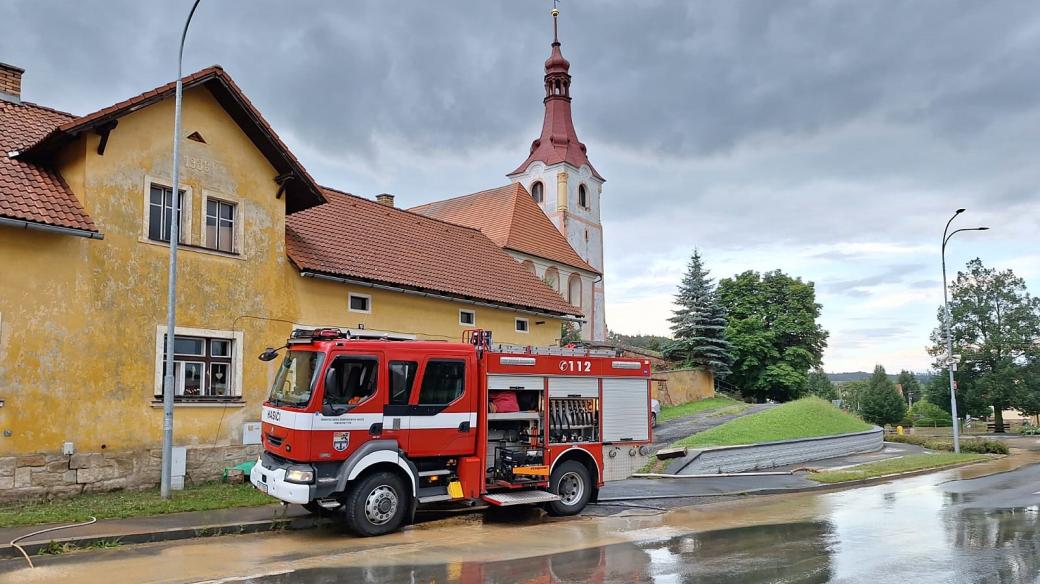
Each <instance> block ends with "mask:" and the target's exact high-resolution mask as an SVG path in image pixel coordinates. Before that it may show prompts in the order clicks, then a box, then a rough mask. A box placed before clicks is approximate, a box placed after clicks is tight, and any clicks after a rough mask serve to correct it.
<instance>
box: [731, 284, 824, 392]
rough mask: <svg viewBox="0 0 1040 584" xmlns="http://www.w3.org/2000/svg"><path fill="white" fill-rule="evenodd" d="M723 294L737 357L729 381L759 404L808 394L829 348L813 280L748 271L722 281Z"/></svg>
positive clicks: (734, 351)
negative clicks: (813, 373) (811, 379)
mask: <svg viewBox="0 0 1040 584" xmlns="http://www.w3.org/2000/svg"><path fill="white" fill-rule="evenodd" d="M718 294H719V299H720V301H721V303H722V306H723V308H724V309H725V310H726V313H727V315H728V318H729V324H728V326H727V328H726V338H727V339H729V341H730V342H731V343H732V344H733V353H734V356H735V357H736V359H735V361H734V363H733V367H732V369H733V373H732V374H731V376H730V379H729V380H728V381H729V382H730V383H731V384H733V385H735V386H736V387H739V388H740V389H741V391H742V392H743V393H744V395H745V396H747V397H751V398H753V399H755V400H757V401H763V400H765V399H773V400H777V401H788V400H791V399H795V398H797V397H799V396H801V395H803V394H804V393H805V392H806V390H807V384H808V375H809V370H810V369H813V368H816V367H819V366H820V364H821V358H822V356H823V349H824V348H825V347H826V346H827V332H826V331H825V330H823V327H821V326H820V325H819V324H817V322H816V321H817V319H818V318H819V317H820V309H821V306H820V305H819V304H817V303H816V290H815V288H814V287H813V284H812V282H803V281H802V279H801V278H792V277H790V276H788V275H787V274H784V273H783V272H781V271H780V270H774V271H772V272H766V273H764V274H760V273H758V272H754V271H747V272H744V273H741V274H738V275H736V276H734V277H732V278H726V279H723V280H721V281H720V282H719V287H718Z"/></svg>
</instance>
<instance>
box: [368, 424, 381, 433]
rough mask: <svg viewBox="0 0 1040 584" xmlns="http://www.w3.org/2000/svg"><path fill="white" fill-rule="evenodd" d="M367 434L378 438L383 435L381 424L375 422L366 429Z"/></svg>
mask: <svg viewBox="0 0 1040 584" xmlns="http://www.w3.org/2000/svg"><path fill="white" fill-rule="evenodd" d="M368 433H369V434H371V435H373V436H379V435H380V434H382V433H383V423H382V422H376V423H375V424H372V425H371V426H370V427H369V428H368Z"/></svg>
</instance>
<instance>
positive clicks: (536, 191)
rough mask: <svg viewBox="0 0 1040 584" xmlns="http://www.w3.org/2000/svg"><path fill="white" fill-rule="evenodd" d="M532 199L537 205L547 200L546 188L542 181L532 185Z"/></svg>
mask: <svg viewBox="0 0 1040 584" xmlns="http://www.w3.org/2000/svg"><path fill="white" fill-rule="evenodd" d="M531 198H532V199H534V202H535V203H541V202H542V200H544V198H545V187H544V186H543V185H542V181H540V180H536V181H534V182H533V183H531Z"/></svg>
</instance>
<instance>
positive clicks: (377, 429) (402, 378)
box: [250, 329, 651, 535]
mask: <svg viewBox="0 0 1040 584" xmlns="http://www.w3.org/2000/svg"><path fill="white" fill-rule="evenodd" d="M283 348H285V349H287V352H286V354H285V357H284V359H283V360H282V364H281V367H279V369H278V372H277V375H276V377H275V381H274V385H273V387H272V389H271V393H270V396H269V397H268V399H267V401H266V402H265V403H264V406H263V415H262V422H263V423H262V433H263V447H264V451H263V453H262V454H261V456H260V459H259V461H258V462H257V464H256V465H255V466H254V467H253V470H252V472H251V474H250V481H251V482H252V483H253V485H254V486H256V487H257V488H258V489H260V490H261V491H264V492H265V493H267V494H269V495H271V496H273V497H276V498H278V499H280V500H282V501H284V502H287V503H298V504H301V505H303V506H305V507H306V508H307V509H308V510H310V511H312V512H314V513H323V514H329V515H334V516H337V517H339V518H341V519H342V520H343V521H344V523H345V524H346V525H347V526H348V527H349V528H350V529H351V530H353V531H355V532H356V533H358V534H361V535H380V534H384V533H388V532H390V531H394V530H396V529H398V528H399V527H401V526H403V525H405V524H406V523H409V522H410V521H411V520H412V518H413V517H414V513H415V510H416V508H417V506H419V505H432V504H437V505H441V506H443V505H445V504H451V503H459V504H466V505H473V504H475V503H477V502H480V501H483V502H486V503H487V504H489V505H495V506H507V505H518V504H543V505H544V506H545V508H546V510H547V511H548V512H549V513H550V514H552V515H573V514H576V513H579V512H580V511H581V510H582V509H583V508H584V507H585V505H586V504H587V503H588V502H589V501H590V500H595V498H596V496H597V493H598V490H599V488H600V487H602V486H603V484H604V482H605V481H611V480H619V479H624V478H627V477H628V476H630V475H631V474H632V473H633V472H635V471H636V469H638V468H640V467H641V466H643V465H644V464H645V463H646V461H647V457H648V455H649V443H650V439H651V435H650V431H651V430H650V427H649V426H650V424H649V404H650V394H649V379H650V363H649V361H646V360H640V359H626V358H620V357H617V356H615V355H614V354H613V353H612V352H604V351H600V352H597V351H593V350H585V349H569V348H560V347H552V348H548V347H547V348H535V347H522V346H507V345H496V344H493V343H492V342H491V333H490V332H489V331H482V330H471V331H467V333H466V335H465V337H464V339H463V342H460V343H444V342H432V341H391V340H385V339H363V338H356V337H353V336H352V335H350V334H349V333H347V332H343V331H340V330H339V329H318V330H297V331H294V332H293V334H292V337H291V338H290V339H289V342H288V343H287V344H286V346H285V347H283ZM277 351H278V349H268V350H267V351H265V352H264V353H263V354H262V355H260V359H261V360H265V361H270V360H273V359H275V358H276V357H277Z"/></svg>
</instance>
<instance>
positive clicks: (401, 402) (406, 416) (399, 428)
mask: <svg viewBox="0 0 1040 584" xmlns="http://www.w3.org/2000/svg"><path fill="white" fill-rule="evenodd" d="M387 370H388V371H389V374H388V378H389V391H388V392H387V396H386V404H385V405H384V406H383V433H382V436H381V438H384V439H387V440H397V444H398V445H399V446H400V447H401V449H402V450H404V451H405V452H408V443H409V438H410V431H409V430H410V428H411V420H412V406H410V405H408V400H409V398H410V397H411V395H412V388H413V387H414V386H415V379H416V377H417V374H418V372H419V360H418V359H417V358H414V357H412V356H396V355H393V354H391V357H390V361H389V363H388V365H387Z"/></svg>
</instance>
